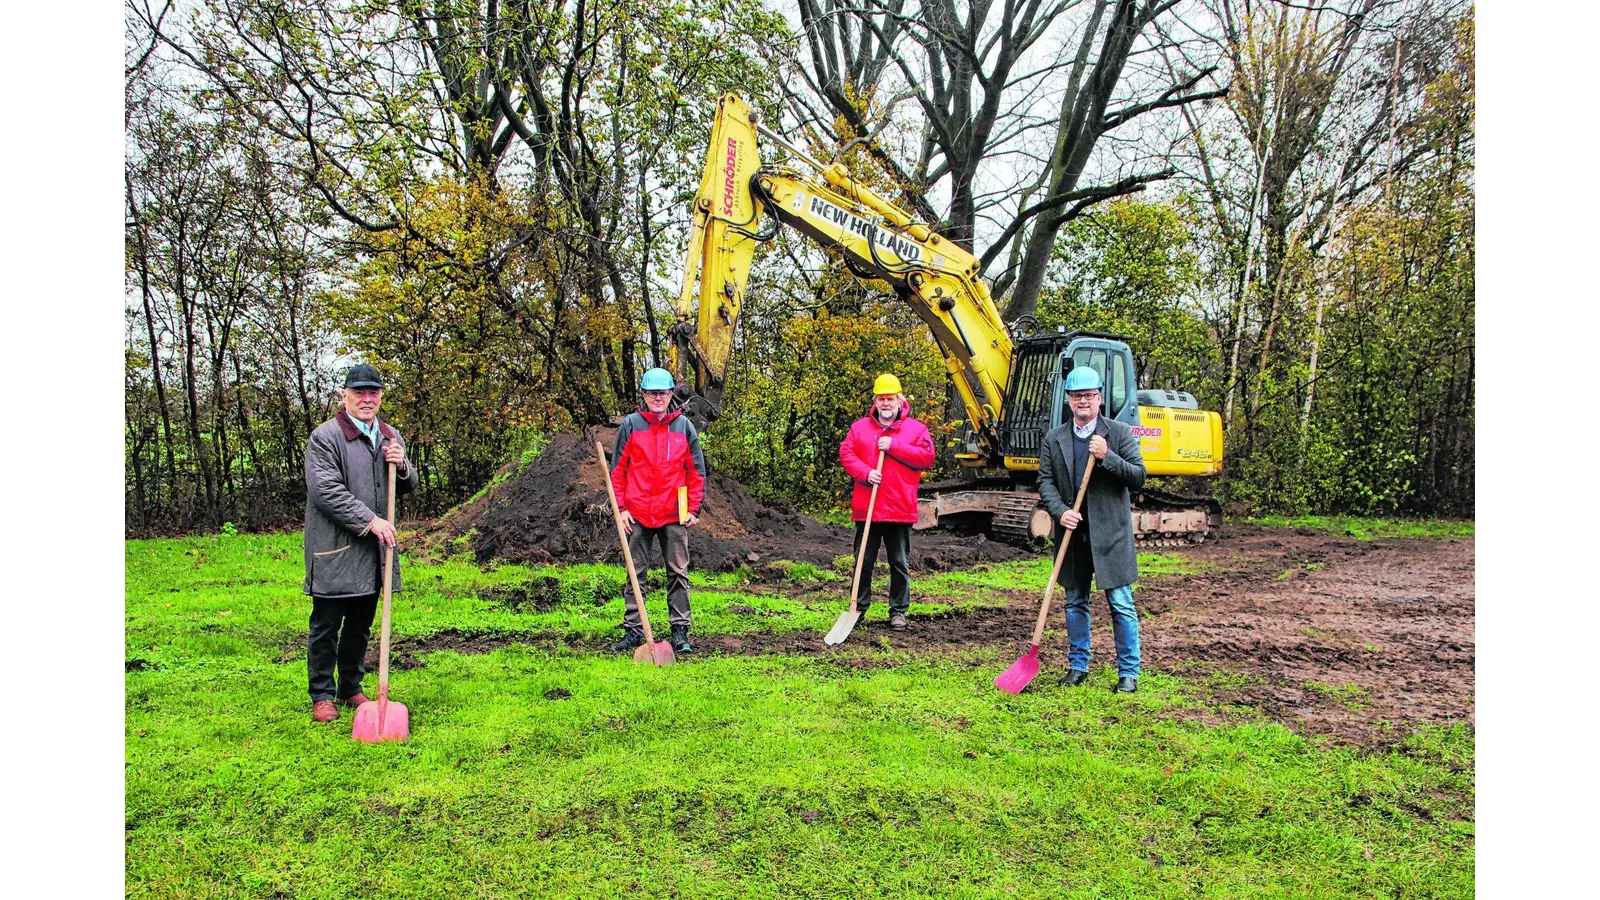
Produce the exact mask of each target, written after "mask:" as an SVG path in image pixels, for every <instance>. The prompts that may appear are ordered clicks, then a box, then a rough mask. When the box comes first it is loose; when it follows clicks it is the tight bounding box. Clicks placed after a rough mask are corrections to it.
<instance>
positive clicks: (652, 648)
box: [633, 641, 678, 666]
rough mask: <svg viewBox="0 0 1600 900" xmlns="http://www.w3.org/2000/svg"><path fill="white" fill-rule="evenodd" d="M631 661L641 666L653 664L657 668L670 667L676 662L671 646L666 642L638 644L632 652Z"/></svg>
mask: <svg viewBox="0 0 1600 900" xmlns="http://www.w3.org/2000/svg"><path fill="white" fill-rule="evenodd" d="M633 661H634V662H636V663H638V664H639V665H641V666H647V665H650V664H651V663H654V664H656V665H658V666H670V665H672V664H673V663H675V662H677V661H678V658H677V657H676V656H674V655H673V654H672V645H671V644H670V643H668V642H666V641H656V642H655V643H654V644H649V643H646V644H640V645H639V648H638V649H636V650H634V651H633Z"/></svg>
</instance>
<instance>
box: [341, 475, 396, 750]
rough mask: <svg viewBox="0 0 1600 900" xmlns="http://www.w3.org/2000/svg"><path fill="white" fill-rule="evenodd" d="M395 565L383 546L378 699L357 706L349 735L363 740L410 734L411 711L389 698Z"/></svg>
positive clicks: (389, 550)
mask: <svg viewBox="0 0 1600 900" xmlns="http://www.w3.org/2000/svg"><path fill="white" fill-rule="evenodd" d="M394 468H395V467H394V463H389V524H391V525H392V524H394ZM393 569H394V545H392V544H391V545H389V546H387V547H384V548H383V631H382V636H381V637H379V638H378V699H376V700H368V701H367V702H365V703H363V704H361V705H360V706H358V707H356V720H355V722H353V723H351V725H350V736H351V737H353V738H355V739H356V740H358V741H361V742H362V743H364V744H376V743H378V742H379V741H403V740H405V739H406V738H408V737H410V736H411V712H410V711H409V710H407V709H406V705H405V704H404V703H400V702H398V701H391V700H390V699H389V587H390V584H389V581H390V578H391V577H392V574H393Z"/></svg>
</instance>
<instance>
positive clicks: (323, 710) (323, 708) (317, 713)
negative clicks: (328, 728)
mask: <svg viewBox="0 0 1600 900" xmlns="http://www.w3.org/2000/svg"><path fill="white" fill-rule="evenodd" d="M311 718H312V720H313V721H317V722H332V721H334V720H336V719H338V718H339V707H337V706H334V705H333V701H332V700H318V701H317V702H315V703H313V704H311Z"/></svg>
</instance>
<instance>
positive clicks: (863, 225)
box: [808, 195, 922, 262]
mask: <svg viewBox="0 0 1600 900" xmlns="http://www.w3.org/2000/svg"><path fill="white" fill-rule="evenodd" d="M808 212H810V213H811V214H812V215H813V216H816V217H817V218H819V219H822V220H823V221H825V222H831V223H832V224H834V225H837V226H838V227H840V228H843V229H844V230H845V231H848V232H850V233H851V234H854V235H856V236H857V237H860V238H861V239H863V240H866V241H871V242H872V243H874V244H876V245H878V246H879V247H882V248H883V249H885V250H888V251H889V252H890V253H893V254H894V255H895V256H898V257H900V259H901V260H902V261H904V262H917V261H919V260H921V259H922V248H921V247H919V246H918V245H916V244H914V243H912V242H911V241H908V240H906V239H905V238H903V237H901V236H900V235H898V234H895V233H894V232H892V231H886V230H884V229H882V228H879V227H878V226H876V225H874V224H872V223H871V222H868V221H867V220H866V219H863V218H861V217H860V216H858V215H856V214H855V213H852V212H850V211H849V210H847V209H843V208H841V207H838V206H834V205H833V204H832V203H829V202H828V201H826V200H824V199H822V198H821V197H818V196H816V195H812V197H811V208H810V210H808Z"/></svg>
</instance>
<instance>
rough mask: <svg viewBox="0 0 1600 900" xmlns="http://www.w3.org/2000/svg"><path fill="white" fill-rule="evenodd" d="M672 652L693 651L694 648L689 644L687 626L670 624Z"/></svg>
mask: <svg viewBox="0 0 1600 900" xmlns="http://www.w3.org/2000/svg"><path fill="white" fill-rule="evenodd" d="M672 652H673V653H693V652H694V648H693V647H691V646H689V626H687V625H674V626H672Z"/></svg>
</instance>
